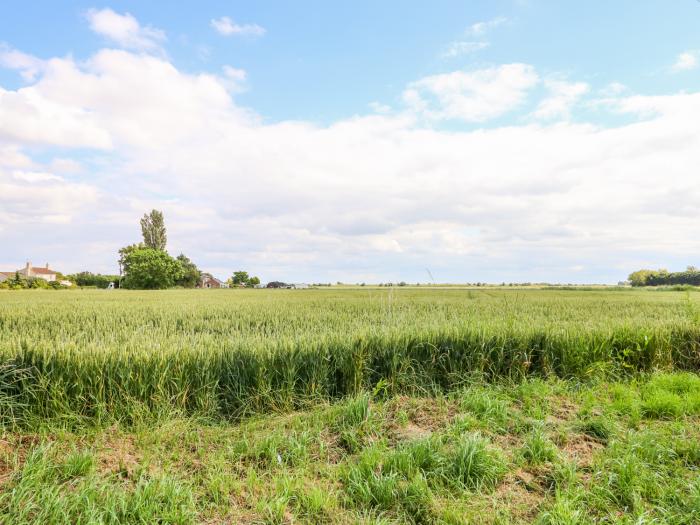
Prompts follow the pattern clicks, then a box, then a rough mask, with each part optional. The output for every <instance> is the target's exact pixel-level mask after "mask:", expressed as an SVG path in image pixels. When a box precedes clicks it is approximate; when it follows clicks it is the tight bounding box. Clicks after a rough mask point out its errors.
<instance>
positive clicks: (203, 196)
mask: <svg viewBox="0 0 700 525" xmlns="http://www.w3.org/2000/svg"><path fill="white" fill-rule="evenodd" d="M698 27H700V2H699V1H697V0H677V1H675V2H668V1H665V0H643V1H639V0H635V1H631V0H618V1H616V2H608V1H602V0H594V1H589V2H569V1H567V2H561V1H555V0H495V1H464V0H462V1H449V0H433V1H431V2H424V1H398V0H395V1H390V0H386V1H382V2H376V1H364V0H358V1H355V2H345V3H339V2H325V1H321V0H318V1H307V0H297V1H295V2H283V1H281V0H280V1H275V2H273V1H264V0H258V1H248V2H243V1H233V2H232V1H206V0H204V1H199V2H182V3H172V2H162V1H151V2H137V1H124V2H118V1H114V2H111V3H109V4H94V3H90V2H88V3H85V2H76V1H62V2H57V1H53V0H51V1H49V0H36V1H34V2H31V5H29V4H28V3H27V2H25V1H18V0H4V2H3V15H2V17H0V270H6V271H7V270H13V269H16V268H19V267H22V266H24V263H25V261H27V260H30V261H32V262H33V263H34V264H35V265H39V264H41V265H43V264H45V263H47V262H48V263H50V264H51V266H52V267H53V268H55V269H57V270H60V271H62V272H63V273H72V272H77V271H83V270H88V271H92V272H95V273H97V272H100V273H116V271H117V251H118V249H119V248H120V247H122V246H125V245H128V244H131V243H134V242H138V241H140V237H141V234H140V227H139V219H140V217H141V216H142V215H143V214H144V213H145V212H146V211H149V210H151V209H154V208H155V209H159V210H162V211H163V212H164V214H165V219H166V225H167V228H168V250H169V252H170V253H171V254H172V255H177V254H179V253H185V254H186V255H187V256H188V257H190V258H191V259H192V260H193V261H194V262H195V263H197V264H198V265H199V267H200V268H201V269H202V270H205V271H209V272H211V273H213V274H214V275H216V276H218V277H221V278H226V277H228V276H230V275H231V274H232V273H233V271H235V270H241V269H243V270H247V271H249V272H250V273H252V274H256V275H259V276H260V277H261V279H262V280H263V281H269V280H283V281H291V282H336V281H342V282H348V283H354V282H367V283H377V282H388V281H393V282H397V281H407V282H431V281H435V282H456V283H459V282H477V281H480V282H494V283H500V282H561V283H616V282H618V281H620V280H624V279H625V278H626V276H627V275H628V274H629V273H630V272H631V271H633V270H636V269H639V268H643V267H651V268H668V269H670V270H681V269H684V268H685V267H686V266H687V265H699V263H700V235H699V234H698V231H700V169H699V167H700V31H698Z"/></svg>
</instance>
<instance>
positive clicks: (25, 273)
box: [0, 262, 58, 282]
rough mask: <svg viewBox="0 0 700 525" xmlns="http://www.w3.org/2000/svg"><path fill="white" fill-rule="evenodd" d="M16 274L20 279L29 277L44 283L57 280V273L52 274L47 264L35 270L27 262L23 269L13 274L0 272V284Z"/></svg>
mask: <svg viewBox="0 0 700 525" xmlns="http://www.w3.org/2000/svg"><path fill="white" fill-rule="evenodd" d="M16 273H18V274H19V275H20V276H21V277H24V278H26V279H29V278H30V277H38V278H39V279H44V280H45V281H49V282H53V281H55V280H56V279H57V278H58V272H54V271H53V270H51V269H50V268H49V263H46V267H45V268H35V267H33V266H32V263H30V262H27V264H26V265H25V267H24V268H22V269H21V270H17V271H15V272H0V282H1V281H5V280H7V279H12V278H13V277H14V276H15V274H16Z"/></svg>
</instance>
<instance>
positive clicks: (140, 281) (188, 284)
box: [119, 210, 202, 290]
mask: <svg viewBox="0 0 700 525" xmlns="http://www.w3.org/2000/svg"><path fill="white" fill-rule="evenodd" d="M141 234H142V235H143V242H142V243H139V244H131V245H129V246H125V247H124V248H121V249H120V250H119V271H120V273H122V274H123V275H124V280H123V281H122V280H121V279H120V286H121V287H122V288H130V289H133V290H164V289H166V288H172V287H174V286H178V287H182V288H194V287H196V286H197V284H198V283H199V280H200V278H201V276H202V272H200V271H199V268H197V265H196V264H194V263H193V262H192V261H191V260H190V259H189V258H188V257H187V256H186V255H185V254H183V253H181V254H180V255H178V256H177V258H173V257H171V256H170V254H168V252H167V251H165V248H166V245H167V242H168V236H167V233H166V229H165V219H164V217H163V212H160V211H158V210H152V211H151V212H150V213H146V214H144V216H143V218H142V219H141Z"/></svg>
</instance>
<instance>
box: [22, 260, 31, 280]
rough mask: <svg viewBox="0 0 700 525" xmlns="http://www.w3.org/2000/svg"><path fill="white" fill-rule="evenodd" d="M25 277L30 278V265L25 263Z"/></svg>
mask: <svg viewBox="0 0 700 525" xmlns="http://www.w3.org/2000/svg"><path fill="white" fill-rule="evenodd" d="M24 273H25V277H31V276H32V263H31V262H29V261H27V266H25V267H24Z"/></svg>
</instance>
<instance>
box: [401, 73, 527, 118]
mask: <svg viewBox="0 0 700 525" xmlns="http://www.w3.org/2000/svg"><path fill="white" fill-rule="evenodd" d="M538 81H539V77H538V75H537V73H536V72H535V70H534V68H533V67H532V66H530V65H527V64H506V65H502V66H499V67H492V68H488V69H481V70H477V71H455V72H452V73H444V74H441V75H432V76H428V77H424V78H422V79H420V80H417V81H415V82H412V83H411V84H410V85H409V86H408V88H407V89H406V90H405V91H404V93H403V99H404V102H405V103H406V104H407V105H408V106H409V107H410V108H411V109H412V110H413V111H415V112H416V113H419V114H422V115H423V116H426V117H428V118H431V119H458V120H464V121H466V122H484V121H486V120H488V119H492V118H495V117H499V116H501V115H503V114H505V113H507V112H509V111H511V110H513V109H515V108H517V107H518V106H519V105H520V104H522V102H523V101H524V100H525V98H526V96H527V94H528V92H529V91H530V89H532V88H533V87H534V86H535V85H536V84H537V82H538Z"/></svg>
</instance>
